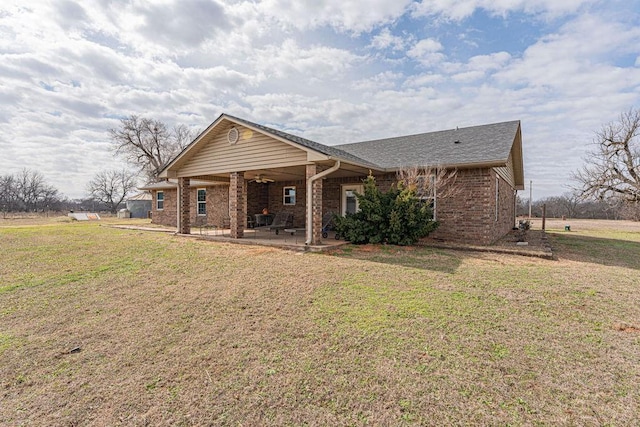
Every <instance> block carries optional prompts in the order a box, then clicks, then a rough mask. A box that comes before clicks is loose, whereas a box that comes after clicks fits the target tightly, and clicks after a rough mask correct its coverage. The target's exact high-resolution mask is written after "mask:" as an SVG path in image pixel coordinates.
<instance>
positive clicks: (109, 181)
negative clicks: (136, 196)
mask: <svg viewBox="0 0 640 427" xmlns="http://www.w3.org/2000/svg"><path fill="white" fill-rule="evenodd" d="M135 188H136V178H135V174H134V173H132V172H130V171H127V170H125V169H122V170H120V171H118V170H110V171H102V172H98V173H97V174H95V175H94V177H93V179H92V180H91V181H89V184H88V185H87V191H88V192H89V194H90V195H91V196H92V197H93V198H94V199H96V200H97V201H99V202H101V203H104V204H105V205H106V206H107V209H109V210H110V211H111V212H112V213H116V211H117V210H118V207H119V206H120V205H121V204H122V202H123V201H124V199H125V198H126V197H127V196H128V195H129V194H130V193H131V191H132V190H134V189H135Z"/></svg>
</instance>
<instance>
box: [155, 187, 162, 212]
mask: <svg viewBox="0 0 640 427" xmlns="http://www.w3.org/2000/svg"><path fill="white" fill-rule="evenodd" d="M163 209H164V191H158V192H157V193H156V210H157V211H161V210H163Z"/></svg>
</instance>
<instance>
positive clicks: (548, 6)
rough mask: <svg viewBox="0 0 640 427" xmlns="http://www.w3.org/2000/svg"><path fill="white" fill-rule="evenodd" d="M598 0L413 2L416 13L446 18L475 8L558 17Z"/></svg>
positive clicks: (464, 14)
mask: <svg viewBox="0 0 640 427" xmlns="http://www.w3.org/2000/svg"><path fill="white" fill-rule="evenodd" d="M597 1H598V0H562V1H558V0H421V1H420V2H418V3H415V4H414V5H413V8H414V14H415V15H418V16H424V15H426V16H431V15H439V16H442V17H444V18H446V19H451V20H457V21H459V20H462V19H464V18H468V17H469V16H471V15H472V14H473V13H474V12H475V11H476V10H478V9H484V10H486V11H487V12H489V13H490V14H494V15H501V16H504V15H506V14H508V13H510V12H524V13H527V14H532V15H535V14H542V15H546V16H548V17H558V16H562V15H566V14H572V13H576V12H577V11H579V10H580V9H581V8H582V7H584V6H585V5H589V4H593V3H596V2H597Z"/></svg>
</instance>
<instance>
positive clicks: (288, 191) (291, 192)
mask: <svg viewBox="0 0 640 427" xmlns="http://www.w3.org/2000/svg"><path fill="white" fill-rule="evenodd" d="M282 194H283V198H282V204H283V205H285V206H287V205H289V206H292V205H295V204H296V187H284V188H283V193H282Z"/></svg>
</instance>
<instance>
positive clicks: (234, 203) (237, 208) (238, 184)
mask: <svg viewBox="0 0 640 427" xmlns="http://www.w3.org/2000/svg"><path fill="white" fill-rule="evenodd" d="M230 177H231V181H230V183H229V216H230V218H231V221H230V223H231V237H233V238H234V239H241V238H242V237H243V236H244V223H245V220H246V217H247V215H246V213H245V205H246V203H245V200H244V197H245V191H244V186H245V183H244V173H242V172H231V176H230Z"/></svg>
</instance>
